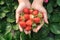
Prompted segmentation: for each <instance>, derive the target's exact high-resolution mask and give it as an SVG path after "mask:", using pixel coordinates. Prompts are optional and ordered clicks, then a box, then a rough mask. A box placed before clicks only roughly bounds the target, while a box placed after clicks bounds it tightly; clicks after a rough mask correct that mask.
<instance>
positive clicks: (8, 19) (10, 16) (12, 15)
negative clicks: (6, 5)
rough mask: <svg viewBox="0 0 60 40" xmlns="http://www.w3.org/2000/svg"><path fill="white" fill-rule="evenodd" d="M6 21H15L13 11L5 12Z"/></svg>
mask: <svg viewBox="0 0 60 40" xmlns="http://www.w3.org/2000/svg"><path fill="white" fill-rule="evenodd" d="M7 22H10V23H13V22H15V17H14V13H8V14H7Z"/></svg>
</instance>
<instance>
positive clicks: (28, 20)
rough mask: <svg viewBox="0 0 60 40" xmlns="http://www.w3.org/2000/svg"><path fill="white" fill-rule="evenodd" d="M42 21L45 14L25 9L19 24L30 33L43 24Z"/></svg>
mask: <svg viewBox="0 0 60 40" xmlns="http://www.w3.org/2000/svg"><path fill="white" fill-rule="evenodd" d="M42 20H43V14H42V13H40V12H39V11H38V10H35V9H28V8H24V9H23V12H22V13H21V14H20V17H19V24H20V26H21V27H22V28H23V29H24V30H26V31H30V30H31V29H33V28H34V27H37V25H39V24H41V21H42Z"/></svg>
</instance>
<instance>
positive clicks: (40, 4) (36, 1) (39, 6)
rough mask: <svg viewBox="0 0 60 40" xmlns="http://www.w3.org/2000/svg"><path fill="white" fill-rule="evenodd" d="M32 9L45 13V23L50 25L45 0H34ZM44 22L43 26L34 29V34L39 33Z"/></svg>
mask: <svg viewBox="0 0 60 40" xmlns="http://www.w3.org/2000/svg"><path fill="white" fill-rule="evenodd" d="M32 8H34V9H37V10H39V11H40V12H42V13H43V16H44V21H45V23H47V24H48V18H47V11H46V9H45V8H44V7H43V0H40V1H39V0H34V1H33V3H32ZM43 24H44V22H42V24H41V25H39V26H38V27H37V28H34V29H33V31H34V32H38V31H39V29H40V28H41V27H42V26H43Z"/></svg>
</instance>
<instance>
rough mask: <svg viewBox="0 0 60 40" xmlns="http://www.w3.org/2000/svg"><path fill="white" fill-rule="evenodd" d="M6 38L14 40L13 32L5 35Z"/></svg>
mask: <svg viewBox="0 0 60 40" xmlns="http://www.w3.org/2000/svg"><path fill="white" fill-rule="evenodd" d="M4 37H5V39H6V40H12V33H8V34H7V35H4Z"/></svg>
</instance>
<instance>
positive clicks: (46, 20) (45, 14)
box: [39, 6, 48, 24]
mask: <svg viewBox="0 0 60 40" xmlns="http://www.w3.org/2000/svg"><path fill="white" fill-rule="evenodd" d="M39 11H40V12H42V13H43V16H44V21H45V22H46V23H47V24H48V16H47V11H46V9H45V8H44V7H43V6H41V8H40V9H39Z"/></svg>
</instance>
